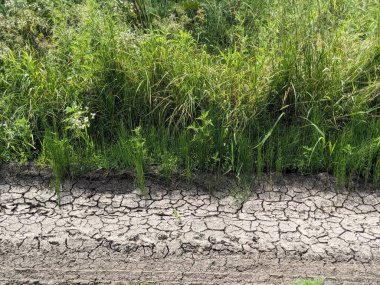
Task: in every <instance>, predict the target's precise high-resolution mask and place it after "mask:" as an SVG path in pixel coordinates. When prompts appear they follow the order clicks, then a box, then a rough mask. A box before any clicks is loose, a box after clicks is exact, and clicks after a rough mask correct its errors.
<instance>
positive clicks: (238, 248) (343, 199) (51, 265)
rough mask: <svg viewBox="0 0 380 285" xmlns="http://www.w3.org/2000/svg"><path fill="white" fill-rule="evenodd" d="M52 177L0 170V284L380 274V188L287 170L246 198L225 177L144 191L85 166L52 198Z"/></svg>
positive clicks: (337, 279) (368, 280) (287, 280)
mask: <svg viewBox="0 0 380 285" xmlns="http://www.w3.org/2000/svg"><path fill="white" fill-rule="evenodd" d="M267 180H268V179H267ZM50 181H51V175H50V174H49V172H48V171H46V170H42V171H38V170H36V169H35V168H34V167H32V166H25V167H16V166H12V165H7V166H2V168H1V169H0V284H137V283H130V282H137V281H139V282H141V281H144V282H147V283H145V284H257V285H258V284H261V285H264V284H265V285H274V284H292V282H293V281H294V280H295V279H296V278H299V277H316V276H323V277H325V279H326V282H325V284H346V285H348V284H350V285H351V284H362V285H365V284H371V285H372V284H380V195H379V194H378V193H377V192H376V191H375V190H376V189H372V190H370V189H364V187H362V188H361V189H358V190H357V191H337V190H335V189H334V187H333V186H332V183H331V181H330V178H329V177H328V176H327V175H316V176H308V177H302V176H296V175H287V176H284V177H282V178H280V179H277V180H276V182H271V183H269V182H268V181H267V182H262V183H260V184H257V185H255V186H254V187H253V189H252V192H251V193H248V195H247V196H246V199H245V201H244V202H243V199H240V198H237V197H233V196H232V195H231V193H235V192H236V191H235V190H234V189H236V185H235V184H234V183H233V182H232V181H230V180H228V179H225V178H219V179H218V180H210V181H211V182H208V184H209V187H208V189H207V187H206V188H205V187H203V186H196V185H197V184H195V185H187V184H186V183H184V182H178V181H177V182H170V183H169V182H167V183H162V182H160V181H158V180H156V179H153V178H152V179H148V181H147V188H148V191H149V193H148V195H145V196H142V195H141V193H140V190H139V189H138V188H137V187H136V186H135V184H134V182H133V178H132V177H131V176H130V175H127V174H120V175H116V174H113V175H105V173H92V174H89V175H87V176H83V177H81V178H76V179H73V180H70V181H65V182H64V183H63V188H62V193H61V199H60V203H58V201H57V196H56V195H55V194H54V191H53V190H52V187H51V186H50ZM359 188H360V187H359Z"/></svg>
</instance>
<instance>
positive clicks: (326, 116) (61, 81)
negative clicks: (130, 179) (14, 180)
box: [0, 0, 380, 191]
mask: <svg viewBox="0 0 380 285" xmlns="http://www.w3.org/2000/svg"><path fill="white" fill-rule="evenodd" d="M74 11H75V12H74ZM379 15H380V6H379V5H378V1H376V0H363V1H360V2H358V1H354V0H349V1H322V0H318V1H313V2H310V1H306V0H299V1H296V2H294V1H266V0H264V1H263V0H260V1H258V0H244V1H237V2H234V1H227V0H223V1H214V0H212V1H185V0H183V1H174V0H173V1H156V0H150V1H146V0H139V1H113V0H112V1H107V2H104V1H97V0H78V1H46V0H38V1H33V3H32V2H29V1H12V0H6V1H3V2H2V3H0V23H1V26H2V27H5V28H4V29H1V30H0V39H1V40H0V92H1V94H2V96H1V98H0V160H1V161H20V162H23V161H27V160H33V159H39V160H40V161H45V162H47V163H49V164H51V165H52V167H53V169H54V173H55V175H56V176H57V177H59V178H60V177H63V176H65V175H72V174H75V173H78V172H82V171H85V170H88V169H91V168H98V167H105V168H116V169H126V168H133V169H135V172H136V177H137V180H136V181H137V184H138V185H139V187H140V188H141V189H142V191H143V190H144V189H145V182H144V172H145V171H146V168H147V167H148V166H149V165H159V169H160V172H161V174H162V175H163V176H164V177H170V176H171V175H173V174H174V173H177V174H178V173H180V174H183V175H185V176H186V177H187V179H188V180H189V181H191V179H192V175H191V173H192V172H193V171H196V170H201V171H212V172H217V173H220V174H230V175H234V176H238V177H239V178H240V179H241V180H244V181H247V179H248V180H249V179H250V178H251V177H252V176H253V175H255V176H260V175H261V173H262V172H264V171H268V172H271V171H276V172H279V173H281V172H287V171H298V172H302V173H313V172H319V171H324V172H329V173H331V174H334V175H336V176H337V177H338V181H339V183H340V184H342V185H343V184H345V183H348V181H351V180H352V179H356V178H362V179H364V180H365V181H368V182H376V183H377V182H379V181H380V149H379V147H380V143H379V141H380V139H379V138H380V120H379V107H380V101H379V95H380V40H379V39H380V18H379ZM58 180H59V179H58ZM57 183H58V182H56V184H57Z"/></svg>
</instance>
